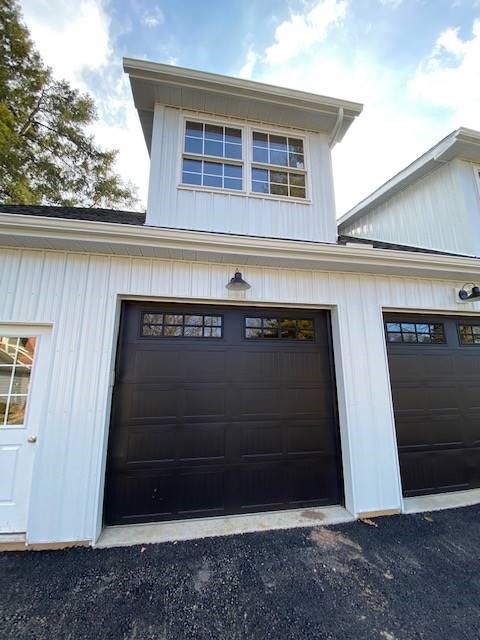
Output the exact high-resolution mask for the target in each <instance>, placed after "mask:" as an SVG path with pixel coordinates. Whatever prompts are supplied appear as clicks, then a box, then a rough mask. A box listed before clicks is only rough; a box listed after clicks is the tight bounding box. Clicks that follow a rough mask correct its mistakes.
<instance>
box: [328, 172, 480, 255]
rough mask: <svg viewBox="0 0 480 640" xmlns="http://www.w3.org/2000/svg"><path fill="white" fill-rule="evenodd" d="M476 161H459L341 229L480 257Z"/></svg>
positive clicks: (479, 214)
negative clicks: (474, 165) (474, 162)
mask: <svg viewBox="0 0 480 640" xmlns="http://www.w3.org/2000/svg"><path fill="white" fill-rule="evenodd" d="M473 169H474V167H473V165H472V164H471V163H468V162H463V161H460V160H454V161H452V162H449V163H448V164H445V165H443V166H441V167H440V168H438V169H436V170H435V171H434V172H433V173H430V174H428V175H427V176H425V177H424V178H422V179H420V180H418V181H417V182H415V183H414V184H412V185H410V186H409V187H407V188H406V189H404V190H402V191H400V192H399V193H397V194H396V195H394V196H392V197H391V198H390V199H389V200H387V201H386V202H384V203H383V204H380V205H378V206H377V207H375V208H373V209H371V210H370V211H368V212H367V213H365V214H364V215H363V216H360V217H358V218H357V219H356V220H353V221H352V222H349V221H347V222H346V223H344V224H342V225H341V226H340V233H342V234H344V235H351V236H357V237H363V238H370V239H372V240H383V241H385V242H394V243H398V244H405V245H411V246H416V247H423V248H428V249H436V250H438V251H447V252H451V253H460V254H464V255H472V256H480V199H479V198H480V196H479V192H478V184H477V182H476V180H475V174H474V170H473Z"/></svg>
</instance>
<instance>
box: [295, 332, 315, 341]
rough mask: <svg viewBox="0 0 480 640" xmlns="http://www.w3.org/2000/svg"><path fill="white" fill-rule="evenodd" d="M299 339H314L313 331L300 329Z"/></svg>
mask: <svg viewBox="0 0 480 640" xmlns="http://www.w3.org/2000/svg"><path fill="white" fill-rule="evenodd" d="M297 340H313V331H303V330H302V331H299V332H298V333H297Z"/></svg>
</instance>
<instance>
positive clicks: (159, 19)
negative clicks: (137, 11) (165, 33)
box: [142, 7, 165, 29]
mask: <svg viewBox="0 0 480 640" xmlns="http://www.w3.org/2000/svg"><path fill="white" fill-rule="evenodd" d="M164 22H165V16H164V15H163V11H162V10H161V9H160V7H155V8H154V10H153V11H151V12H149V13H145V14H144V15H143V17H142V24H143V25H144V26H145V27H147V28H148V29H155V28H156V27H159V26H160V25H161V24H163V23H164Z"/></svg>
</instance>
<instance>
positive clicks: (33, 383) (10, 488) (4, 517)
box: [0, 325, 49, 533]
mask: <svg viewBox="0 0 480 640" xmlns="http://www.w3.org/2000/svg"><path fill="white" fill-rule="evenodd" d="M41 333H42V332H40V335H38V332H35V330H34V329H33V328H32V327H17V328H16V329H15V328H13V329H12V328H11V327H8V328H7V327H2V325H0V533H23V532H25V531H26V528H27V515H28V502H29V495H30V485H31V481H32V471H33V463H34V458H35V451H36V448H37V440H38V427H39V424H40V416H39V412H40V404H41V402H40V401H41V398H40V397H39V394H38V391H39V390H40V387H43V386H44V385H43V384H42V381H41V380H37V378H38V376H37V374H38V373H39V371H38V367H37V360H38V359H39V356H40V353H39V352H40V343H41V341H42V339H44V338H45V339H46V338H48V337H49V335H48V334H45V335H43V336H42V335H41ZM42 346H44V345H42ZM37 381H38V383H39V384H38V385H37ZM37 387H38V388H37Z"/></svg>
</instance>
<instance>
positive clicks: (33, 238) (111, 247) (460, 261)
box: [0, 213, 480, 286]
mask: <svg viewBox="0 0 480 640" xmlns="http://www.w3.org/2000/svg"><path fill="white" fill-rule="evenodd" d="M0 245H1V246H4V247H17V248H18V247H20V248H23V249H49V250H61V251H65V250H66V251H72V252H77V253H78V252H80V253H96V254H104V255H105V254H107V255H110V256H111V255H118V256H123V257H126V256H131V257H136V258H142V257H143V258H160V259H168V260H172V259H175V260H183V261H184V260H191V261H197V262H217V263H221V264H235V265H237V264H245V265H255V266H269V267H278V268H295V269H309V270H323V271H337V272H344V273H345V272H346V273H355V274H358V273H374V274H377V275H401V276H414V277H425V278H441V279H451V280H456V281H458V282H459V286H460V285H461V284H463V282H466V281H469V278H472V279H473V280H474V281H476V280H478V279H480V260H478V259H477V258H469V257H459V256H445V255H434V254H431V253H413V252H412V253H410V252H406V251H396V250H391V249H377V248H372V247H371V246H368V245H367V246H365V245H361V244H358V245H356V246H355V245H354V246H351V245H350V246H343V245H338V244H322V243H313V242H302V241H300V240H281V239H271V238H253V237H248V236H235V235H231V236H226V235H224V234H218V233H211V232H199V231H181V230H174V229H164V228H158V227H147V226H135V225H124V224H117V223H115V224H112V223H106V222H90V221H84V220H77V221H75V220H66V219H62V218H46V217H36V216H25V215H22V216H19V215H15V214H2V213H0Z"/></svg>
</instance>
